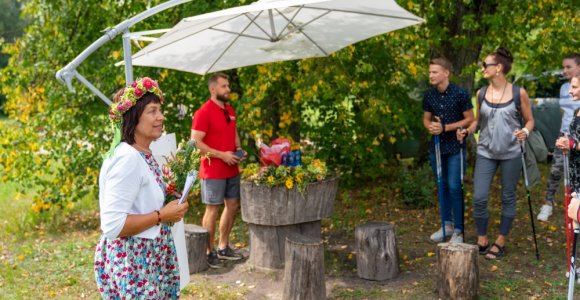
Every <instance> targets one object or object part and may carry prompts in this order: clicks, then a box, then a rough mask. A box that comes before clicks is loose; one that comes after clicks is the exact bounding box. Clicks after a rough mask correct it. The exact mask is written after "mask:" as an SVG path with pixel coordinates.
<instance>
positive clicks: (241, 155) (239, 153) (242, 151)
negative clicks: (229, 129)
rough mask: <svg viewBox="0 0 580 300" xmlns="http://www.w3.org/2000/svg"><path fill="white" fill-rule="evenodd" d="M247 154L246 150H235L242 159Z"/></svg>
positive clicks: (236, 154) (235, 153)
mask: <svg viewBox="0 0 580 300" xmlns="http://www.w3.org/2000/svg"><path fill="white" fill-rule="evenodd" d="M245 154H246V152H244V150H242V149H240V150H238V151H236V152H234V155H235V156H237V157H239V158H240V159H242V158H244V155H245Z"/></svg>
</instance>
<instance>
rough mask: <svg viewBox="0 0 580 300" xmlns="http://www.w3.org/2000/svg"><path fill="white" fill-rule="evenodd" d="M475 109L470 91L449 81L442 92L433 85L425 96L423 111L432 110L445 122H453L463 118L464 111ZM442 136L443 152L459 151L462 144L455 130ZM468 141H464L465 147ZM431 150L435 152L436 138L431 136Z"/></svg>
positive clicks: (434, 114)
mask: <svg viewBox="0 0 580 300" xmlns="http://www.w3.org/2000/svg"><path fill="white" fill-rule="evenodd" d="M470 109H473V105H472V104H471V97H470V96H469V93H467V91H466V90H465V89H464V88H462V87H459V86H457V85H455V84H453V83H449V86H447V89H446V90H445V91H444V92H443V93H440V92H439V91H438V90H437V88H435V87H432V88H430V89H429V90H427V92H426V93H425V96H424V97H423V111H426V112H430V113H431V115H433V116H437V117H439V118H440V119H441V122H443V124H451V123H455V122H457V121H460V120H463V119H464V117H463V112H465V111H467V110H470ZM439 137H440V142H441V154H454V153H458V152H459V150H460V149H461V148H460V147H461V144H459V142H458V141H457V137H456V135H455V131H448V132H444V133H442V134H441V135H439ZM465 145H466V143H463V147H464V148H465ZM429 151H431V152H435V143H434V138H433V137H432V138H431V143H430V145H429Z"/></svg>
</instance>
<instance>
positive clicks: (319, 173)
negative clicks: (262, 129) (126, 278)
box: [241, 139, 328, 192]
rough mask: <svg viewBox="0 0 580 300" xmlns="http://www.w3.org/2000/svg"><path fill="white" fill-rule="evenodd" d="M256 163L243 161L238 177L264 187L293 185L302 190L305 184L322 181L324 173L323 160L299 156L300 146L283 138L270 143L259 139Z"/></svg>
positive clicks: (291, 186)
mask: <svg viewBox="0 0 580 300" xmlns="http://www.w3.org/2000/svg"><path fill="white" fill-rule="evenodd" d="M259 144H260V164H258V163H251V164H247V165H246V166H245V168H244V169H242V174H241V175H242V179H243V180H247V181H252V182H254V183H255V184H258V185H261V184H264V185H266V186H268V187H273V186H284V187H286V188H287V189H289V190H290V189H292V188H294V187H296V188H297V189H298V190H299V191H300V192H304V191H305V190H306V187H307V186H308V184H310V183H313V182H318V181H323V180H324V179H326V178H327V176H328V168H327V167H326V163H325V162H323V161H321V160H320V159H314V158H312V157H309V156H302V157H300V156H301V154H300V146H299V145H298V144H292V143H291V141H290V140H287V139H276V140H274V141H273V142H272V145H271V146H267V145H265V144H263V143H261V142H259Z"/></svg>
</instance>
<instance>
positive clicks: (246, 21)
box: [133, 0, 424, 74]
mask: <svg viewBox="0 0 580 300" xmlns="http://www.w3.org/2000/svg"><path fill="white" fill-rule="evenodd" d="M421 22H424V20H423V19H421V18H419V17H417V16H415V15H413V14H411V13H410V12H408V11H406V10H404V9H403V8H401V7H400V6H399V5H397V3H395V1H393V0H261V1H258V2H254V3H252V4H250V5H246V6H240V7H235V8H230V9H225V10H221V11H217V12H213V13H208V14H204V15H199V16H195V17H190V18H185V19H183V20H182V21H181V22H179V23H178V24H177V25H176V26H175V27H174V28H172V29H171V30H170V31H168V32H167V33H165V34H164V35H162V36H161V37H160V38H159V39H157V40H156V41H154V42H153V43H151V44H149V45H148V46H147V47H145V48H143V49H142V50H141V51H139V52H138V53H136V54H135V55H134V56H133V65H139V66H151V67H161V68H170V69H176V70H181V71H187V72H193V73H197V74H207V73H212V72H217V71H221V70H228V69H233V68H238V67H243V66H250V65H256V64H262V63H268V62H275V61H285V60H294V59H302V58H308V57H320V56H326V55H329V54H331V53H332V52H335V51H337V50H340V49H342V48H344V47H346V46H348V45H350V44H353V43H356V42H358V41H361V40H365V39H368V38H370V37H373V36H376V35H380V34H383V33H386V32H389V31H393V30H397V29H400V28H404V27H407V26H411V25H415V24H418V23H421Z"/></svg>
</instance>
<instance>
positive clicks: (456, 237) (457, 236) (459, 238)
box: [445, 232, 463, 244]
mask: <svg viewBox="0 0 580 300" xmlns="http://www.w3.org/2000/svg"><path fill="white" fill-rule="evenodd" d="M445 233H447V232H445ZM449 242H450V243H451V244H459V243H463V233H461V232H453V235H452V236H451V239H450V240H449Z"/></svg>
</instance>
